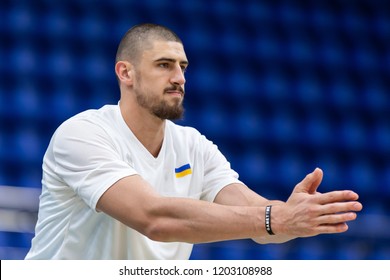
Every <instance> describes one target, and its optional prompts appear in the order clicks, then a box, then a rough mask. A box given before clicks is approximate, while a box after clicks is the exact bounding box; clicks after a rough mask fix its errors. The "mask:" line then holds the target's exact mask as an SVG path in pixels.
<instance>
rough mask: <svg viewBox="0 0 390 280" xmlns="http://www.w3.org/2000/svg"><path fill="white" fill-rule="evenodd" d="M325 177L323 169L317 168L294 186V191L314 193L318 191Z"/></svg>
mask: <svg viewBox="0 0 390 280" xmlns="http://www.w3.org/2000/svg"><path fill="white" fill-rule="evenodd" d="M322 177H323V172H322V170H321V169H319V168H316V169H315V170H314V171H313V172H312V173H310V174H308V175H306V177H305V178H304V179H303V180H302V181H301V182H300V183H299V184H298V185H296V187H295V188H294V191H293V192H302V193H309V194H314V193H316V191H317V188H318V186H319V185H320V183H321V181H322Z"/></svg>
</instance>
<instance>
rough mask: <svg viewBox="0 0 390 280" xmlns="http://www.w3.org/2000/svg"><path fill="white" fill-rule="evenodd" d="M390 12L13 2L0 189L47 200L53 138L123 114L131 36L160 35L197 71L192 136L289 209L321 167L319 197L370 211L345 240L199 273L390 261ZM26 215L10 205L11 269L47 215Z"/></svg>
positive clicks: (218, 246)
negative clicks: (114, 112) (145, 30)
mask: <svg viewBox="0 0 390 280" xmlns="http://www.w3.org/2000/svg"><path fill="white" fill-rule="evenodd" d="M388 3H389V2H388V1H380V0H367V1H363V0H356V1H347V0H345V1H343V0H339V1H332V0H331V1H320V0H313V1H259V0H252V1H246V0H239V1H238V0H237V1H223V0H216V1H211V0H210V1H198V0H185V1H159V0H143V1H129V0H110V1H92V0H83V1H76V0H68V1H50V0H36V1H29V0H25V1H8V0H2V1H1V2H0V185H5V186H15V187H16V188H20V190H22V189H24V188H23V187H25V188H27V189H34V190H37V191H39V190H40V180H41V164H42V157H43V154H44V152H45V150H46V147H47V145H48V143H49V140H50V137H51V135H52V133H53V132H54V130H55V129H56V128H57V126H58V125H59V124H60V123H61V122H63V121H64V120H66V119H67V118H68V117H70V116H72V115H74V114H76V113H78V112H80V111H83V110H86V109H90V108H99V107H101V106H103V105H104V104H107V103H109V104H116V103H117V101H118V99H119V90H118V87H117V82H116V78H115V74H114V57H115V52H116V48H117V45H118V43H119V41H120V39H121V37H122V35H123V34H124V33H125V32H126V31H127V29H129V28H130V27H131V26H133V25H134V24H138V23H141V22H153V23H159V24H163V25H166V26H168V27H170V28H172V29H173V30H174V31H175V32H176V33H177V34H178V35H179V36H180V37H181V38H182V39H183V41H184V46H185V50H186V53H187V56H188V58H189V61H190V67H189V69H188V72H187V75H186V78H187V84H186V90H187V95H186V100H185V107H186V115H185V119H184V120H183V121H181V122H180V123H182V124H184V125H191V126H194V127H196V128H197V129H198V130H199V131H200V132H202V133H203V134H205V135H206V136H207V137H208V138H209V139H210V140H212V141H214V142H215V143H216V144H217V145H218V146H219V148H220V149H221V150H222V152H223V153H224V154H225V155H226V157H227V158H228V159H229V161H230V162H231V164H232V166H233V168H234V169H236V170H237V171H238V172H239V174H240V178H241V179H242V180H243V181H244V182H246V183H247V185H249V186H250V187H251V188H253V189H254V190H255V191H257V192H259V193H260V194H262V195H263V196H266V197H268V198H270V199H283V200H285V199H287V198H288V196H289V194H290V192H291V190H292V189H293V187H294V186H295V184H296V183H298V182H299V181H300V180H301V179H302V178H303V177H304V176H305V175H306V174H307V173H309V172H311V171H312V170H313V169H314V168H315V167H317V166H318V167H321V168H322V169H323V171H324V180H323V183H322V185H321V186H320V191H323V192H325V191H330V190H334V189H345V188H350V189H353V190H355V191H356V192H358V193H359V194H360V201H361V202H362V203H363V204H364V210H363V211H362V212H361V214H360V216H359V217H358V219H357V220H356V221H354V222H351V223H350V230H349V231H348V232H346V233H343V234H338V235H321V236H317V237H312V238H307V239H297V240H294V241H291V242H288V243H285V244H280V245H257V244H255V243H253V242H252V241H250V240H238V241H227V242H217V243H211V244H202V245H196V246H195V249H194V252H193V255H192V259H390V217H389V210H390V203H389V202H390V112H389V109H390V92H389V90H390V84H389V83H390V79H389V78H390V74H389V73H390V4H388ZM1 193H2V196H3V197H2V200H3V201H9V199H8V198H7V195H8V194H7V192H6V191H3V192H1ZM19 197H20V196H19ZM16 204H17V205H16V206H15V205H14V206H7V203H3V205H0V210H1V211H0V258H1V259H22V258H23V257H24V255H25V253H26V252H27V250H28V248H29V246H30V240H31V238H32V236H33V234H34V233H33V226H31V224H32V223H33V221H34V217H35V216H34V215H35V213H34V211H33V210H31V209H23V205H22V204H20V205H19V204H18V202H16ZM19 208H20V209H19ZM12 213H14V214H12ZM15 213H17V214H15ZM226 222H227V223H228V222H229V221H226ZM12 223H14V225H13V226H12V225H9V224H12ZM15 223H16V224H17V226H15ZM26 223H27V224H28V223H30V225H29V226H28V225H27V226H23V225H24V224H26ZM5 224H8V225H9V226H6V225H5Z"/></svg>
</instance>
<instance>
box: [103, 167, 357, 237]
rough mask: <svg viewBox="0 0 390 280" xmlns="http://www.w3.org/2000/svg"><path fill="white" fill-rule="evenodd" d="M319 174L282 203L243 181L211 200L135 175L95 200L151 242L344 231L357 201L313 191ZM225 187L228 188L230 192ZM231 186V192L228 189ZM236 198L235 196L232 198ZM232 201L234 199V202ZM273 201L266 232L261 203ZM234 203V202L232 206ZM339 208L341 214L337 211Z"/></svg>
mask: <svg viewBox="0 0 390 280" xmlns="http://www.w3.org/2000/svg"><path fill="white" fill-rule="evenodd" d="M321 178H322V172H321V171H320V170H316V171H314V172H313V173H311V174H309V175H308V176H307V177H306V178H305V179H304V180H303V181H302V182H301V183H300V184H298V185H297V186H296V188H295V189H294V191H293V193H292V194H291V196H290V198H289V199H288V201H287V202H286V203H283V202H276V204H275V203H274V202H271V201H268V200H266V199H264V198H262V197H261V196H258V195H256V194H255V193H254V192H252V191H250V190H249V189H247V188H246V187H245V186H243V185H239V189H238V190H239V191H238V192H237V189H235V188H234V186H235V185H229V186H227V187H225V188H224V189H223V190H222V191H221V192H220V194H219V195H218V196H217V197H216V200H215V202H216V203H210V202H205V201H199V200H194V199H187V198H169V197H162V196H160V195H158V194H157V193H156V192H155V191H154V190H153V189H152V188H151V187H150V185H149V184H148V183H147V182H146V181H145V180H143V179H142V178H141V177H140V176H138V175H133V176H129V177H125V178H123V179H121V180H119V181H118V182H117V183H115V184H114V185H113V186H111V187H110V188H109V189H108V190H107V191H106V192H105V193H104V194H103V195H102V197H101V198H100V200H99V201H98V204H97V210H99V211H103V212H105V213H106V214H108V215H110V216H112V217H114V218H115V219H117V220H119V221H121V222H122V223H124V224H125V225H127V226H129V227H131V228H133V229H135V230H137V231H139V232H140V233H142V234H144V235H146V236H148V237H149V238H151V239H153V240H156V241H166V242H172V241H181V242H189V243H201V242H213V241H221V240H231V239H243V238H252V239H254V240H255V241H258V242H261V243H266V242H283V241H287V240H290V239H292V238H296V237H303V236H313V235H316V234H320V233H336V232H342V231H345V230H346V229H347V228H346V225H345V223H346V222H347V221H350V220H353V219H355V218H356V214H355V213H354V211H359V210H360V209H361V205H360V203H358V202H355V201H354V200H356V199H357V194H355V193H353V192H351V191H340V192H331V193H328V194H317V193H314V192H315V191H316V188H317V186H318V184H319V183H320V181H321ZM229 190H230V191H229ZM232 190H233V191H232ZM234 197H236V200H235V199H234ZM234 201H236V202H234ZM268 203H274V208H273V214H272V225H273V230H274V232H275V234H276V235H275V236H269V235H268V233H267V231H266V230H265V226H264V225H265V222H264V221H265V214H264V213H265V211H264V210H265V207H264V206H265V205H267V204H268ZM234 204H235V205H234ZM339 212H345V213H341V214H336V213H339Z"/></svg>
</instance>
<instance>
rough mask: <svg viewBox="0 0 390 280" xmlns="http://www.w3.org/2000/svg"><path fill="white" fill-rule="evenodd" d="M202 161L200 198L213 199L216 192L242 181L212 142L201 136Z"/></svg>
mask: <svg viewBox="0 0 390 280" xmlns="http://www.w3.org/2000/svg"><path fill="white" fill-rule="evenodd" d="M201 146H202V150H203V161H204V181H203V191H202V196H201V199H203V200H207V201H214V199H215V197H216V195H217V194H218V192H219V191H220V190H221V189H222V188H224V187H225V186H227V185H229V184H232V183H242V182H241V181H240V180H239V179H238V173H237V172H236V171H234V170H233V169H232V168H231V165H230V162H229V161H228V160H227V159H226V157H225V156H224V155H223V154H222V153H221V151H220V150H219V149H218V147H217V146H216V145H215V144H213V142H211V141H209V140H207V139H206V138H205V137H204V136H202V137H201Z"/></svg>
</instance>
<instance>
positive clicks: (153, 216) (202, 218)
mask: <svg viewBox="0 0 390 280" xmlns="http://www.w3.org/2000/svg"><path fill="white" fill-rule="evenodd" d="M148 215H149V218H148V219H147V221H148V222H147V224H146V225H144V226H143V227H142V228H143V229H144V232H143V233H144V234H145V235H146V236H148V237H149V238H151V239H153V240H157V241H169V242H174V241H181V242H188V243H204V242H214V241H222V240H231V239H243V238H254V237H257V236H265V235H266V234H267V233H266V231H265V227H264V208H263V207H243V206H226V205H220V204H216V203H209V202H205V201H198V200H192V199H184V198H158V199H156V201H155V203H154V204H153V207H152V208H150V209H149V210H148Z"/></svg>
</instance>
